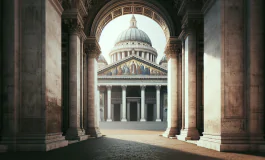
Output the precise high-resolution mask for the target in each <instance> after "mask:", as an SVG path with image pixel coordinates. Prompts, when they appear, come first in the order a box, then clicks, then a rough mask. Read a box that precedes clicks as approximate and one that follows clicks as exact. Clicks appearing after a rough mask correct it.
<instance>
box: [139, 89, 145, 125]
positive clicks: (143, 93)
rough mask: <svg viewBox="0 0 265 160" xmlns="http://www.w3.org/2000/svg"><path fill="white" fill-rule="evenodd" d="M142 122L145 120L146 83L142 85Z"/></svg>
mask: <svg viewBox="0 0 265 160" xmlns="http://www.w3.org/2000/svg"><path fill="white" fill-rule="evenodd" d="M140 87H141V120H140V121H141V122H145V121H146V119H145V87H146V86H144V85H141V86H140Z"/></svg>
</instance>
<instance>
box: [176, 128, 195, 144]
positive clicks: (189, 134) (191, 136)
mask: <svg viewBox="0 0 265 160" xmlns="http://www.w3.org/2000/svg"><path fill="white" fill-rule="evenodd" d="M177 138H178V140H181V141H187V140H198V139H200V134H199V132H198V130H197V128H187V129H182V130H181V131H180V135H177Z"/></svg>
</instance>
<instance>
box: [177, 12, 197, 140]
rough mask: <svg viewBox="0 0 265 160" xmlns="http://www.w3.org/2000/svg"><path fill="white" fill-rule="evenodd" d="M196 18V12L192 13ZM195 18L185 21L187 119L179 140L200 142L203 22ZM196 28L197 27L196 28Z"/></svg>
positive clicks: (187, 14)
mask: <svg viewBox="0 0 265 160" xmlns="http://www.w3.org/2000/svg"><path fill="white" fill-rule="evenodd" d="M192 15H193V16H194V12H192ZM196 15H197V16H196V19H195V18H190V19H188V18H187V19H184V21H185V24H183V25H184V26H185V28H184V32H185V33H184V34H185V35H184V36H185V38H184V39H185V54H184V58H185V65H184V66H183V67H184V68H185V85H184V87H185V88H183V89H185V116H184V115H183V116H184V117H185V119H184V121H185V122H184V129H182V130H181V133H180V135H179V136H177V137H178V139H179V140H198V139H199V137H200V135H199V132H198V129H197V101H198V99H197V89H196V88H197V79H198V78H197V32H198V28H199V27H198V26H199V25H198V24H197V23H196V22H197V21H198V22H202V19H198V18H197V17H200V16H201V14H200V13H198V14H196ZM185 17H190V13H189V12H187V13H186V16H185ZM195 26H196V27H195Z"/></svg>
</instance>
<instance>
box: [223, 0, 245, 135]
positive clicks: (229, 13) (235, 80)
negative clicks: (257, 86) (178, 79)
mask: <svg viewBox="0 0 265 160" xmlns="http://www.w3.org/2000/svg"><path fill="white" fill-rule="evenodd" d="M222 5H223V7H224V8H223V10H222V15H221V17H222V26H223V30H222V33H223V34H222V43H220V45H223V46H222V47H223V49H222V51H221V55H222V56H221V59H222V71H221V74H222V78H221V79H222V87H221V89H222V96H221V97H222V102H221V103H222V110H221V111H222V114H221V116H222V125H221V127H222V129H221V130H222V133H230V134H231V136H232V134H235V135H240V136H244V135H243V134H244V133H246V127H245V126H246V122H245V120H246V114H245V112H246V109H245V108H246V103H245V98H244V94H245V91H244V85H245V77H244V76H245V72H246V71H245V65H246V64H245V61H244V58H246V57H245V56H244V54H245V50H244V42H245V40H244V38H245V37H244V35H245V33H244V32H245V25H244V0H230V1H223V2H222Z"/></svg>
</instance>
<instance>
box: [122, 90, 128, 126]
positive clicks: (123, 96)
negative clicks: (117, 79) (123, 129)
mask: <svg viewBox="0 0 265 160" xmlns="http://www.w3.org/2000/svg"><path fill="white" fill-rule="evenodd" d="M126 87H127V86H121V88H122V119H121V121H122V122H126V121H127V119H126Z"/></svg>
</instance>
